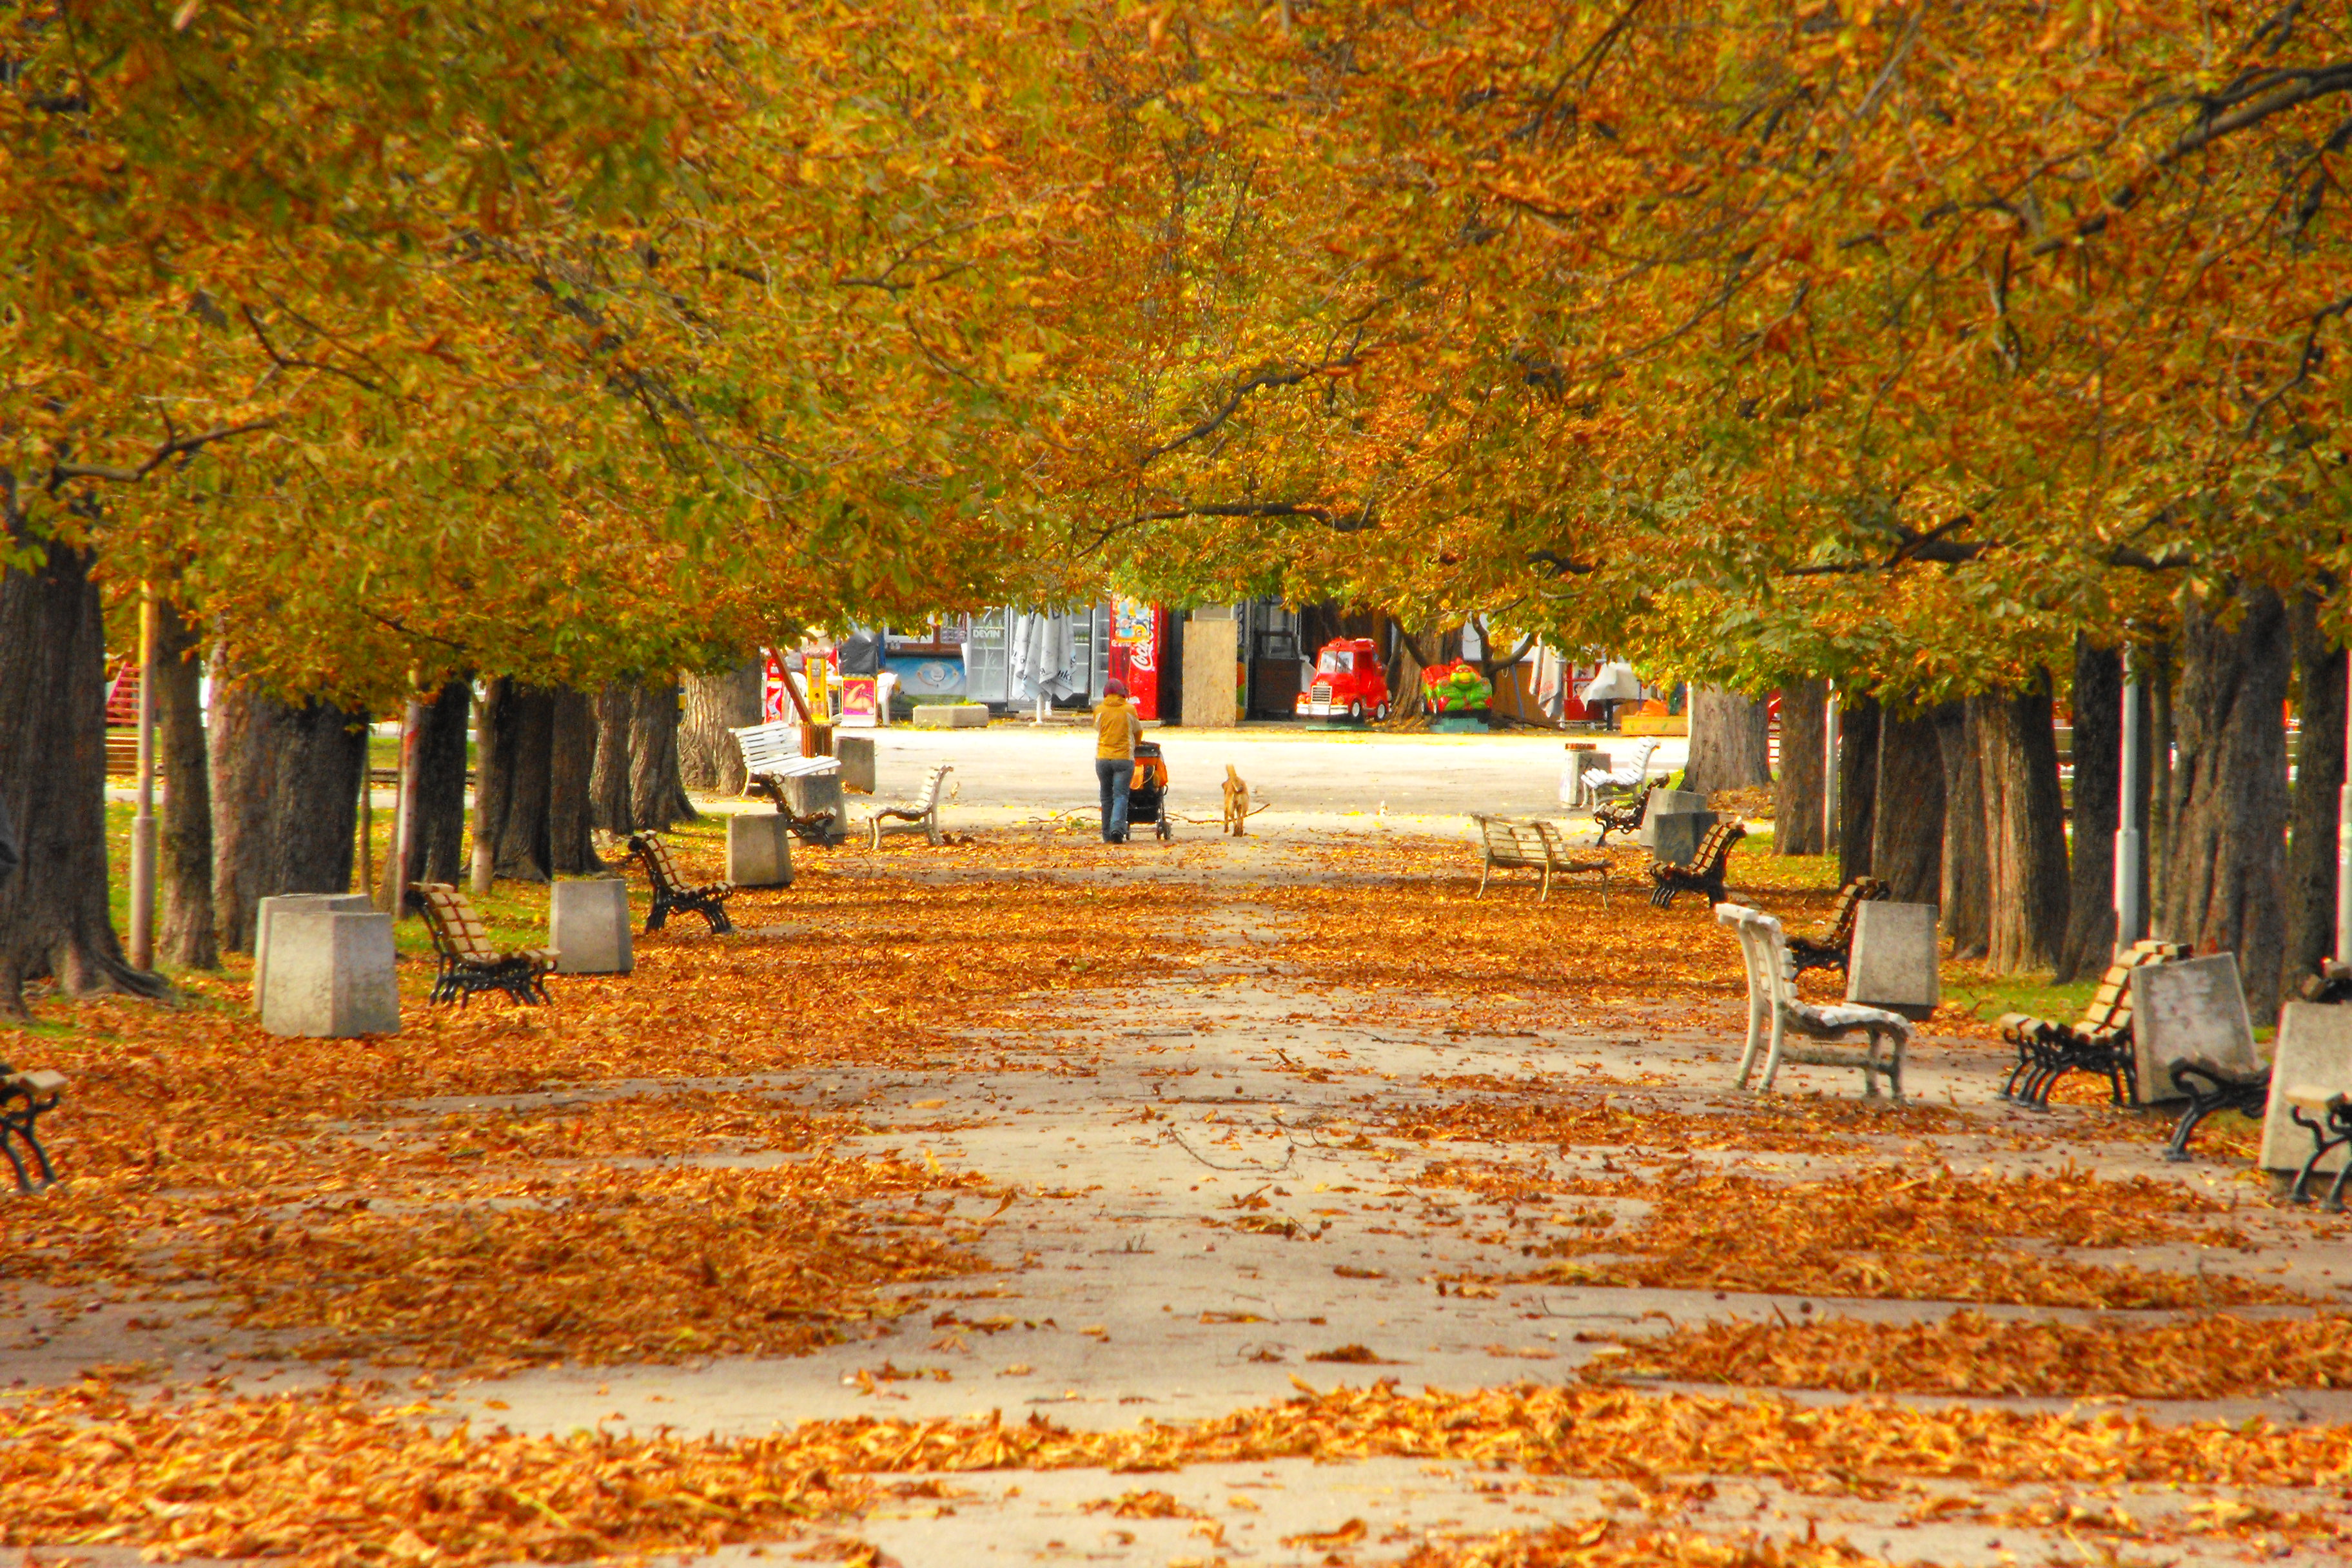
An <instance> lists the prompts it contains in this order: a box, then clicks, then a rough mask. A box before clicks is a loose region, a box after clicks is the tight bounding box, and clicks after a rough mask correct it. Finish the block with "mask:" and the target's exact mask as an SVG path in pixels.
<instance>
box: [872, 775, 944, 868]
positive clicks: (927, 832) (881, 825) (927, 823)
mask: <svg viewBox="0 0 2352 1568" xmlns="http://www.w3.org/2000/svg"><path fill="white" fill-rule="evenodd" d="M953 772H955V764H954V763H932V764H931V766H930V769H929V771H928V772H927V773H924V774H923V789H922V793H921V794H919V795H917V796H915V798H914V799H913V800H910V801H908V802H907V803H906V804H904V805H886V806H882V807H880V808H879V809H877V811H876V812H875V813H874V815H873V816H869V817H867V818H866V844H867V845H868V847H872V848H875V849H879V848H881V847H882V835H883V834H885V833H898V832H913V831H915V830H917V829H920V830H921V832H922V833H923V834H924V836H925V837H928V838H929V840H930V841H931V842H932V843H933V844H937V843H938V842H939V841H940V790H941V788H942V787H943V786H944V785H945V784H946V783H947V777H948V775H949V774H950V773H953Z"/></svg>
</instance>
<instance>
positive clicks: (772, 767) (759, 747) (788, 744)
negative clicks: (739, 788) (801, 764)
mask: <svg viewBox="0 0 2352 1568" xmlns="http://www.w3.org/2000/svg"><path fill="white" fill-rule="evenodd" d="M728 732H729V733H730V734H731V735H733V736H734V737H735V747H736V750H738V751H740V752H742V753H743V769H744V771H745V772H746V773H773V772H775V771H776V769H777V768H778V767H779V766H781V765H782V764H783V763H789V762H792V761H793V760H794V759H796V758H797V757H799V755H800V754H801V727H800V726H799V725H798V724H793V723H786V722H783V721H777V722H774V723H771V724H747V725H745V726H744V727H743V728H741V729H740V730H730V731H728Z"/></svg>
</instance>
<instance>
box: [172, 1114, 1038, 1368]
mask: <svg viewBox="0 0 2352 1568" xmlns="http://www.w3.org/2000/svg"><path fill="white" fill-rule="evenodd" d="M966 1180H967V1182H968V1183H969V1184H971V1185H973V1186H977V1185H979V1184H980V1183H979V1178H977V1177H970V1178H966ZM935 1184H943V1183H940V1182H938V1180H937V1179H936V1178H931V1177H929V1176H928V1174H927V1173H924V1172H923V1171H922V1170H921V1169H920V1168H919V1167H916V1166H911V1165H908V1164H905V1163H902V1162H898V1161H874V1160H865V1161H838V1160H818V1161H810V1162H804V1163H795V1164H791V1165H786V1166H782V1167H779V1168H775V1169H771V1170H758V1171H708V1170H698V1169H687V1170H665V1171H625V1172H616V1171H613V1170H610V1169H599V1170H593V1171H589V1172H583V1173H569V1174H568V1175H567V1176H565V1177H562V1178H554V1179H550V1180H548V1181H546V1182H543V1183H541V1184H539V1185H541V1186H542V1187H544V1188H546V1189H548V1190H545V1191H542V1192H541V1193H539V1194H535V1195H536V1197H537V1200H538V1201H537V1202H535V1203H533V1204H532V1205H529V1206H497V1207H493V1206H488V1205H475V1206H467V1207H464V1208H458V1209H454V1210H450V1209H433V1210H428V1211H425V1212H424V1213H393V1214H378V1213H373V1212H369V1211H349V1210H346V1211H344V1212H341V1213H339V1214H333V1215H321V1216H318V1217H306V1218H304V1219H301V1220H288V1221H285V1222H279V1221H276V1220H265V1221H258V1222H255V1221H248V1222H247V1224H246V1225H245V1226H240V1227H239V1228H238V1229H236V1231H233V1232H231V1233H230V1234H229V1235H227V1236H226V1237H222V1238H220V1240H219V1243H218V1245H217V1247H216V1248H215V1249H211V1250H205V1249H194V1248H192V1249H189V1250H188V1251H185V1252H184V1253H183V1254H182V1255H181V1262H182V1267H184V1268H189V1269H191V1270H192V1271H193V1272H194V1273H196V1274H197V1275H198V1276H199V1277H200V1278H203V1279H207V1280H211V1281H215V1282H217V1283H218V1284H219V1285H221V1286H223V1287H225V1288H226V1289H228V1290H229V1291H230V1292H232V1293H233V1294H234V1295H236V1297H237V1298H239V1299H240V1300H242V1302H243V1303H244V1306H243V1308H242V1310H240V1311H239V1312H238V1313H237V1314H236V1320H235V1321H236V1322H237V1323H238V1324H239V1325H240V1326H244V1327H248V1328H267V1329H295V1330H315V1331H320V1332H319V1333H317V1334H316V1335H315V1336H314V1337H312V1338H310V1339H308V1340H306V1341H305V1342H303V1344H302V1347H301V1349H302V1353H304V1354H306V1355H310V1356H312V1357H347V1356H354V1355H366V1356H370V1357H372V1358H373V1359H374V1360H376V1361H378V1362H380V1363H388V1364H399V1363H408V1362H415V1363H422V1364H424V1365H426V1366H432V1367H457V1366H462V1367H468V1368H471V1369H474V1370H477V1371H483V1372H498V1371H504V1370H508V1369H510V1368H512V1367H514V1366H519V1365H524V1364H529V1363H534V1362H550V1361H573V1362H586V1363H615V1362H624V1361H637V1362H669V1361H676V1360H678V1359H680V1358H681V1357H686V1356H706V1355H718V1354H733V1355H744V1354H750V1355H789V1354H794V1353H798V1352H803V1351H806V1350H809V1349H811V1348H812V1347H814V1346H816V1345H820V1344H827V1343H831V1342H835V1341H837V1340H839V1339H841V1338H843V1337H844V1336H845V1333H846V1332H847V1331H848V1329H849V1327H850V1326H851V1325H853V1324H856V1323H859V1322H866V1321H875V1320H887V1319H888V1318H891V1317H895V1316H898V1315H900V1314H902V1313H904V1312H906V1311H908V1310H912V1308H913V1305H914V1303H913V1302H911V1301H908V1300H898V1299H889V1298H885V1297H883V1296H881V1295H879V1294H878V1293H877V1292H878V1290H879V1289H880V1288H881V1287H883V1286H887V1285H892V1284H900V1283H905V1282H908V1281H911V1280H923V1279H943V1278H946V1277H949V1276H950V1275H954V1274H960V1273H967V1272H971V1271H973V1270H976V1269H982V1268H989V1267H991V1265H989V1264H987V1263H985V1262H983V1261H982V1259H980V1258H975V1257H973V1256H972V1255H971V1254H970V1253H967V1252H963V1251H961V1250H959V1249H958V1248H956V1247H951V1246H950V1245H948V1244H947V1242H946V1241H945V1240H944V1239H941V1238H937V1237H929V1236H921V1235H914V1236H910V1235H907V1234H905V1233H904V1231H903V1229H901V1228H899V1227H898V1226H893V1225H892V1223H891V1222H892V1220H893V1219H894V1218H897V1217H899V1216H896V1215H889V1214H879V1215H877V1214H876V1213H874V1212H872V1211H870V1210H869V1209H868V1208H866V1206H864V1205H865V1203H866V1200H868V1199H871V1198H873V1197H876V1196H882V1195H888V1196H894V1197H897V1198H899V1199H901V1200H905V1199H908V1198H910V1197H915V1198H919V1194H922V1193H923V1192H925V1191H926V1190H928V1189H929V1187H931V1186H933V1185H935ZM909 1217H918V1218H935V1217H936V1216H919V1215H918V1216H909ZM964 1234H965V1236H966V1237H967V1238H969V1237H970V1236H971V1232H970V1231H969V1230H968V1229H967V1230H966V1231H965V1233H964Z"/></svg>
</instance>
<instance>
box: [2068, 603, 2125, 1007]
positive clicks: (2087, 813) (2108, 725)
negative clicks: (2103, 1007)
mask: <svg viewBox="0 0 2352 1568" xmlns="http://www.w3.org/2000/svg"><path fill="white" fill-rule="evenodd" d="M2123 711H2124V656H2123V653H2122V650H2120V649H2118V648H2112V647H2096V646H2095V645H2094V644H2093V643H2092V641H2091V640H2090V639H2089V638H2088V637H2075V639H2074V850H2073V872H2072V886H2071V887H2070V889H2068V892H2067V895H2066V936H2065V940H2064V941H2063V942H2060V943H2059V947H2058V971H2057V979H2058V981H2059V983H2060V984H2064V983H2065V982H2067V981H2069V980H2077V979H2080V978H2081V977H2082V976H2084V975H2085V974H2098V973H2103V972H2104V971H2105V969H2106V967H2107V964H2108V963H2109V962H2110V961H2111V960H2112V959H2113V958H2114V956H2115V951H2116V827H2117V826H2120V821H2121V819H2120V816H2119V815H2118V813H2119V811H2120V809H2121V808H2120V802H2121V801H2122V799H2123V747H2124V720H2123Z"/></svg>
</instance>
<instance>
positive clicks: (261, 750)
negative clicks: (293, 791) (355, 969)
mask: <svg viewBox="0 0 2352 1568" xmlns="http://www.w3.org/2000/svg"><path fill="white" fill-rule="evenodd" d="M277 711H278V709H277V705H276V704H274V703H270V702H268V701H267V700H264V699H263V697H262V696H261V694H260V692H259V691H257V689H255V688H254V687H253V686H252V685H251V684H250V683H249V682H247V681H245V680H241V679H236V677H235V676H234V675H233V673H232V672H231V671H230V670H228V669H227V668H226V667H222V668H216V669H215V671H214V672H213V721H212V733H211V735H210V736H209V737H208V739H209V740H210V742H211V761H212V796H213V935H214V939H215V941H216V942H218V943H219V945H220V950H221V951H222V952H252V951H253V934H254V921H256V919H257V917H258V916H259V914H260V909H261V900H262V895H263V894H264V893H265V892H266V891H267V890H268V889H267V886H266V884H267V882H268V874H269V871H268V844H269V823H268V818H269V786H270V774H271V772H272V763H271V758H272V755H273V753H274V751H275V747H274V744H273V741H272V737H271V734H270V726H271V723H272V721H273V720H274V719H275V717H276V714H277Z"/></svg>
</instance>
